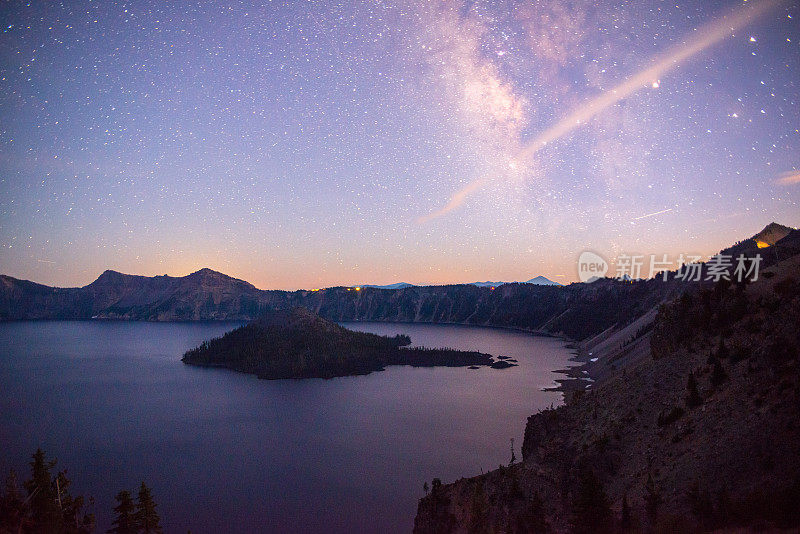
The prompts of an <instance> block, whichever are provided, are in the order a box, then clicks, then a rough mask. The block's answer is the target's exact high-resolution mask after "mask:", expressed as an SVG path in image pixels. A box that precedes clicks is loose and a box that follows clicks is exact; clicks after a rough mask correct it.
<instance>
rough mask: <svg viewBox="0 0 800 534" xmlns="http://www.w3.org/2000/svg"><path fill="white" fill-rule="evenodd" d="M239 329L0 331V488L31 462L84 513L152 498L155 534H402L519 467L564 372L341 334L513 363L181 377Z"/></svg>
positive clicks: (530, 353) (536, 346)
mask: <svg viewBox="0 0 800 534" xmlns="http://www.w3.org/2000/svg"><path fill="white" fill-rule="evenodd" d="M236 326H238V323H140V322H107V321H76V322H70V321H65V322H12V323H0V450H2V454H0V470H1V471H0V473H2V474H5V473H7V472H8V470H9V469H10V468H12V467H13V468H15V469H16V470H17V472H18V473H20V472H22V474H23V476H21V477H20V478H27V476H28V468H27V462H28V461H29V457H30V454H31V453H32V452H33V451H34V450H35V449H36V448H37V447H42V449H43V450H45V452H46V453H47V454H48V456H55V457H57V458H58V460H59V466H60V467H61V468H67V469H68V475H69V477H70V478H71V479H72V480H73V488H72V489H73V494H86V495H89V494H90V495H92V496H94V498H95V500H96V504H95V506H94V511H95V513H96V515H97V518H98V527H99V528H98V532H104V531H105V530H106V529H107V528H108V526H109V523H110V521H111V519H112V515H111V509H112V507H113V506H114V500H113V496H114V495H116V493H117V492H118V491H119V490H120V489H123V488H128V489H130V490H135V489H136V488H137V487H138V484H139V482H140V481H142V480H144V481H145V482H146V483H147V484H148V485H149V486H151V487H152V488H153V492H154V495H155V498H156V501H157V503H158V507H159V511H160V514H161V518H162V525H163V526H164V527H165V531H166V532H184V533H185V532H186V531H187V529H191V531H192V532H194V533H198V532H199V533H202V532H221V531H222V532H247V531H274V532H292V533H296V532H381V533H384V534H388V533H390V532H410V531H411V529H412V526H413V521H414V515H415V513H416V506H417V500H418V499H419V497H420V496H421V495H422V494H423V490H422V485H423V482H425V481H428V482H429V483H430V480H431V479H433V478H434V477H439V478H441V479H442V480H443V481H445V482H447V481H452V480H454V479H457V478H459V477H463V476H472V475H476V474H479V473H480V472H481V470H484V471H485V470H488V469H492V468H497V466H498V464H500V463H504V464H505V463H507V462H508V461H509V458H510V450H509V446H510V443H509V439H510V438H514V439H515V445H516V454H517V457H518V458H519V457H520V456H521V453H520V447H521V445H522V434H523V430H524V426H525V420H526V418H527V416H528V415H530V414H532V413H534V412H536V411H537V410H539V409H542V408H545V407H547V406H550V405H551V404H559V403H560V402H561V395H560V394H558V393H554V392H543V391H541V388H542V387H546V386H548V385H552V384H553V380H554V379H555V378H557V377H558V376H557V375H555V374H553V373H552V371H553V370H555V369H558V368H561V367H563V366H564V365H565V364H566V362H567V360H568V358H569V357H570V356H571V353H570V351H568V350H567V349H566V348H564V346H563V343H562V342H561V341H560V340H557V339H553V338H547V337H535V336H531V335H527V334H524V333H519V332H514V331H507V330H500V329H490V328H480V327H466V326H450V325H420V324H395V323H384V324H382V323H350V324H345V326H348V327H350V328H354V329H358V330H363V331H369V332H375V333H379V334H390V335H394V334H398V333H405V334H408V335H410V336H411V339H412V342H413V343H414V344H420V345H425V346H430V347H452V348H457V349H468V350H479V351H482V352H487V353H489V354H493V355H495V356H498V355H504V356H510V357H512V358H516V359H518V360H519V363H520V366H519V367H513V368H510V369H505V370H493V369H488V368H482V369H479V370H469V369H466V368H411V367H390V368H388V369H387V370H386V371H383V372H379V373H373V374H371V375H367V376H359V377H345V378H336V379H332V380H321V379H311V380H279V381H265V380H258V379H257V378H255V377H253V376H249V375H244V374H239V373H236V372H233V371H228V370H224V369H206V368H198V367H190V366H187V365H184V364H183V363H181V362H180V358H181V356H182V354H183V352H184V351H186V350H187V349H189V348H192V347H194V346H196V345H198V344H199V343H200V342H201V341H203V340H204V339H208V338H210V337H214V336H219V335H221V334H222V333H224V332H225V331H227V330H230V329H232V328H234V327H236Z"/></svg>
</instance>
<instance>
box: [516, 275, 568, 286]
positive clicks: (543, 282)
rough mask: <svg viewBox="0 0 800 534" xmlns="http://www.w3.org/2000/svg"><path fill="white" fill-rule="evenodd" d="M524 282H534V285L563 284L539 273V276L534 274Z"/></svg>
mask: <svg viewBox="0 0 800 534" xmlns="http://www.w3.org/2000/svg"><path fill="white" fill-rule="evenodd" d="M525 283H526V284H536V285H540V286H561V285H564V284H559V283H558V282H554V281H553V280H550V279H549V278H546V277H544V276H542V275H539V276H536V277H534V278H531V279H530V280H528V281H527V282H525Z"/></svg>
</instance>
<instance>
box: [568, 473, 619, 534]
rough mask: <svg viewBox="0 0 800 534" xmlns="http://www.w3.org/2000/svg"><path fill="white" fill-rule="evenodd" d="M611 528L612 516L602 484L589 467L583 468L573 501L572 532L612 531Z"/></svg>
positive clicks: (576, 533)
mask: <svg viewBox="0 0 800 534" xmlns="http://www.w3.org/2000/svg"><path fill="white" fill-rule="evenodd" d="M613 528H614V516H613V513H612V512H611V505H610V504H609V501H608V496H607V495H606V492H605V490H604V489H603V485H602V484H601V483H600V480H599V479H598V478H597V476H596V475H595V474H594V472H592V470H591V469H589V468H585V469H584V470H583V471H582V472H581V474H580V479H579V480H578V491H577V495H576V498H575V502H574V503H573V509H572V532H573V533H574V534H584V533H585V534H602V533H606V532H612V531H613Z"/></svg>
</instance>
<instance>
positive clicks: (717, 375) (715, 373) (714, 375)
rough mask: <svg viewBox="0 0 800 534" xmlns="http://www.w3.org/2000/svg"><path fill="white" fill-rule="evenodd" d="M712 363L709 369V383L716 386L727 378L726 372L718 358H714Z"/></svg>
mask: <svg viewBox="0 0 800 534" xmlns="http://www.w3.org/2000/svg"><path fill="white" fill-rule="evenodd" d="M713 365H714V367H713V370H712V371H711V384H713V385H714V387H718V386H720V385H722V383H723V382H725V380H726V379H727V378H728V373H726V372H725V369H723V367H722V363H721V362H720V361H719V359H718V358H714V363H713Z"/></svg>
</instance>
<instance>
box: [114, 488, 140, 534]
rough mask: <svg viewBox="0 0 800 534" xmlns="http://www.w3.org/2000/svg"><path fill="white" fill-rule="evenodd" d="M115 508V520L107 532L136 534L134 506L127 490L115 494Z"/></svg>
mask: <svg viewBox="0 0 800 534" xmlns="http://www.w3.org/2000/svg"><path fill="white" fill-rule="evenodd" d="M116 499H117V503H119V504H117V506H115V507H114V513H115V514H116V518H115V519H114V522H113V523H111V524H112V525H113V528H112V529H111V530H109V531H108V532H111V533H114V534H137V533H138V531H139V530H138V528H137V524H136V504H135V503H134V502H133V497H131V493H130V492H129V491H127V490H122V491H120V492H119V493H117V496H116Z"/></svg>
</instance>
